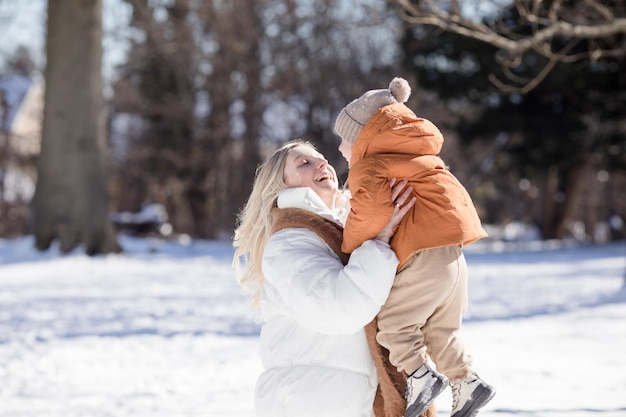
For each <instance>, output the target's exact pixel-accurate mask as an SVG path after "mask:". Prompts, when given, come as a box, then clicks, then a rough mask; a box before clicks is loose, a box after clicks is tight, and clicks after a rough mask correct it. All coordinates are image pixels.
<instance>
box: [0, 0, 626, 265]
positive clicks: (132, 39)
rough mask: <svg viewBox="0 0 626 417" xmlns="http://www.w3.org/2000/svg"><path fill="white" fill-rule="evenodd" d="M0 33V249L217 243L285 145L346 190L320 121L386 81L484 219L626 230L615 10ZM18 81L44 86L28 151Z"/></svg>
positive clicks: (123, 11) (254, 14) (589, 1)
mask: <svg viewBox="0 0 626 417" xmlns="http://www.w3.org/2000/svg"><path fill="white" fill-rule="evenodd" d="M38 6H41V10H42V13H41V15H40V17H37V16H36V15H35V14H33V19H32V20H31V23H32V26H28V25H26V26H24V27H22V26H20V27H18V28H17V30H16V28H15V24H14V22H15V17H16V16H20V14H21V13H23V12H24V8H26V9H28V8H29V7H38ZM103 17H104V25H103ZM3 28H4V29H3ZM30 31H32V32H30ZM18 32H19V33H20V35H21V36H19V37H18V36H16V37H15V38H12V37H11V36H9V35H7V34H11V33H18ZM24 32H26V33H27V36H23V35H24ZM0 33H3V34H4V35H2V36H3V38H2V39H0V98H1V99H2V100H0V237H15V236H20V235H24V234H33V235H34V236H35V240H34V241H35V245H36V246H37V247H38V248H39V249H47V248H48V247H49V246H50V245H51V243H52V242H54V241H55V240H58V241H59V242H60V247H61V250H62V251H64V252H68V251H70V250H72V249H74V248H76V247H77V246H81V245H83V246H84V247H85V250H86V252H87V253H90V254H95V253H106V252H112V251H117V250H119V245H118V244H117V237H116V235H117V233H118V232H119V231H120V230H125V231H127V232H131V233H135V234H146V233H152V234H158V235H161V236H171V237H173V236H178V237H180V236H188V237H191V238H203V239H216V238H229V237H230V236H231V234H232V230H233V228H234V227H235V222H236V214H237V213H238V211H239V210H240V209H241V207H242V206H243V204H244V203H245V200H246V198H247V196H248V195H249V192H250V189H251V186H252V179H253V177H254V172H255V170H256V167H257V166H258V164H259V163H260V162H261V161H262V160H263V158H264V157H265V156H266V155H267V154H268V153H269V152H271V151H272V150H273V149H275V148H276V147H277V146H279V145H280V144H281V143H283V142H284V141H287V140H290V139H293V138H305V139H307V140H309V141H311V142H312V143H314V144H315V145H316V146H317V147H318V149H319V150H320V151H321V152H322V153H323V154H324V155H325V156H326V157H327V158H328V159H329V161H330V163H331V164H332V165H333V166H335V167H336V168H337V171H338V173H339V174H340V176H341V178H342V179H345V177H346V175H347V166H346V164H345V162H344V161H343V160H342V158H341V156H340V154H339V152H338V151H337V149H336V148H337V145H338V143H339V140H338V137H337V136H336V135H335V134H334V132H333V125H334V119H335V116H336V115H337V114H338V112H339V110H340V109H341V108H342V107H344V106H345V105H346V104H347V103H348V102H350V101H351V100H353V99H354V98H357V97H358V96H360V95H361V94H363V92H365V91H367V90H369V89H375V88H385V87H386V86H387V85H388V84H389V81H390V80H391V79H392V78H393V77H395V76H402V77H404V78H406V79H408V80H409V82H410V84H411V85H412V87H413V94H412V95H411V98H410V99H409V102H408V103H407V104H408V105H409V107H411V108H412V109H413V110H414V111H415V112H416V113H417V115H418V116H421V117H425V118H427V119H430V120H431V121H433V122H434V123H435V124H436V125H437V126H438V127H439V128H440V129H441V130H442V132H443V133H444V136H445V139H446V141H445V144H444V147H443V151H442V154H441V156H442V158H443V159H444V160H445V161H446V163H447V164H448V165H449V167H450V169H451V170H452V172H453V173H454V174H455V175H456V176H457V177H458V178H459V179H460V180H461V182H462V183H463V184H464V185H466V187H467V188H468V190H469V192H470V194H471V195H472V197H473V199H474V201H475V203H476V205H477V207H478V209H479V213H480V215H481V218H482V219H483V222H484V223H486V224H494V225H496V224H498V225H521V227H516V228H515V230H517V231H519V230H520V229H522V230H525V231H527V232H534V233H536V234H537V235H539V236H540V237H541V238H543V239H553V238H554V239H564V238H572V239H576V240H578V241H583V242H598V243H604V242H607V241H611V240H619V239H623V238H624V237H625V234H626V229H625V226H624V219H626V198H625V192H624V190H626V118H625V117H624V116H625V114H626V109H625V106H626V88H625V87H626V68H625V66H626V65H625V64H626V40H625V36H624V34H625V33H626V8H625V5H624V2H623V1H621V0H615V1H595V0H580V1H567V2H563V1H549V2H545V1H529V0H515V1H487V0H486V1H471V2H462V3H461V2H456V1H445V2H444V1H430V0H428V1H423V0H414V1H408V0H398V1H382V0H363V1H354V2H353V1H344V0H320V1H315V2H310V1H305V0H258V1H247V0H232V1H218V0H212V1H194V0H92V1H72V0H55V1H50V2H49V3H48V4H47V3H46V2H45V1H43V0H31V1H20V2H9V1H6V0H0ZM29 33H30V34H29ZM33 45H35V46H33ZM36 45H42V46H43V45H45V50H44V51H41V50H38V49H37V46H36ZM111 50H115V53H116V54H117V58H116V60H115V63H114V65H110V61H109V62H107V61H104V64H105V65H103V56H105V57H106V56H107V53H109V54H110V53H111ZM15 77H17V78H15ZM20 77H22V78H20ZM15 79H18V80H19V79H22V80H23V79H27V80H29V85H32V86H35V85H37V83H38V82H40V83H41V84H43V85H45V89H44V91H45V92H44V93H42V98H41V101H42V105H41V106H40V107H39V110H38V111H39V113H38V115H36V117H35V120H38V121H39V123H40V124H41V127H40V129H34V130H33V131H30V130H29V132H31V133H29V134H28V135H26V134H22V133H19V132H15V131H14V129H12V128H13V126H12V124H11V123H10V122H11V120H12V119H11V117H12V115H13V114H14V112H15V111H17V110H18V109H15V108H12V107H11V106H13V105H14V102H12V101H11V100H10V99H9V97H10V93H11V90H10V88H11V87H10V86H11V85H14V84H11V82H9V81H7V80H15ZM3 80H4V83H3V82H2V81H3ZM3 86H4V87H3ZM7 86H8V87H7ZM3 88H4V89H3ZM33 132H34V133H33ZM25 143H34V144H35V146H30V147H29V146H23V145H24V144H25ZM33 149H34V150H33ZM155 207H158V208H162V210H161V211H158V212H157V215H156V216H151V217H149V218H141V217H137V216H135V217H133V216H126V217H125V216H123V214H129V213H146V208H155ZM142 210H143V211H142ZM504 230H506V229H504ZM505 237H506V236H505Z"/></svg>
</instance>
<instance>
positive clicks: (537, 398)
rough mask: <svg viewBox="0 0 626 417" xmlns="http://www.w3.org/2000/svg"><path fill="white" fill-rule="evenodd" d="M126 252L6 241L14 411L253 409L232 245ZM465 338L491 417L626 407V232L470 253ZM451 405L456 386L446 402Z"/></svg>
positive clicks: (244, 303)
mask: <svg viewBox="0 0 626 417" xmlns="http://www.w3.org/2000/svg"><path fill="white" fill-rule="evenodd" d="M120 243H121V244H122V246H123V247H124V249H125V254H118V255H108V256H97V257H87V256H85V255H83V254H82V253H81V252H80V250H77V251H75V252H73V253H71V254H68V255H61V254H59V251H58V248H57V247H56V246H53V248H52V249H50V250H48V251H47V252H43V253H40V252H36V251H35V250H34V249H33V240H32V237H30V236H25V237H22V238H19V239H15V240H2V239H0V417H78V416H85V417H131V416H132V417H148V416H149V417H178V416H181V417H182V416H189V417H191V416H193V417H209V416H210V417H253V416H254V385H255V383H256V379H257V378H258V376H259V374H260V373H261V372H262V365H261V363H260V358H259V352H258V349H259V341H258V334H259V325H258V323H256V322H255V320H254V314H253V311H252V309H251V307H250V304H249V300H248V298H247V295H246V294H244V293H243V291H242V289H241V288H240V287H239V285H238V284H237V282H236V279H235V275H234V271H233V269H232V267H231V258H232V255H233V248H232V246H231V243H230V242H229V241H181V242H177V241H175V240H171V241H163V240H156V239H138V238H130V237H124V236H122V237H121V238H120ZM466 257H467V261H468V265H469V273H470V288H469V296H470V308H469V311H468V315H467V317H466V319H465V323H464V325H463V329H462V332H461V337H462V338H463V340H464V342H465V345H466V347H467V349H468V351H469V352H470V353H471V354H472V356H473V357H474V365H475V369H476V371H477V372H478V373H479V375H480V376H481V377H482V378H483V379H484V380H486V381H488V382H489V383H490V384H492V385H494V386H495V387H496V389H497V394H496V396H495V398H494V399H493V401H492V402H491V403H489V404H488V405H487V406H486V407H485V409H484V410H483V411H482V412H481V413H480V414H479V415H480V416H491V417H520V416H521V417H583V416H584V417H624V416H626V376H625V373H624V370H625V369H626V355H624V349H625V348H626V289H624V287H623V282H624V278H625V274H626V242H618V243H614V244H607V245H599V246H584V245H574V244H570V243H568V242H558V241H556V242H555V241H550V242H542V241H528V242H504V241H494V240H485V241H481V242H478V243H476V244H474V245H471V246H469V247H467V248H466ZM436 405H437V407H438V410H439V415H440V416H446V415H449V411H450V408H451V395H450V391H449V389H447V390H446V391H444V393H443V394H441V396H440V397H439V398H438V399H437V400H436Z"/></svg>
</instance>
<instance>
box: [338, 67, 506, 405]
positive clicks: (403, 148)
mask: <svg viewBox="0 0 626 417" xmlns="http://www.w3.org/2000/svg"><path fill="white" fill-rule="evenodd" d="M410 94H411V89H410V87H409V83H408V82H407V81H406V80H404V79H402V78H394V79H393V80H392V81H391V83H390V84H389V89H382V90H371V91H368V92H366V93H365V94H363V95H362V96H361V97H359V98H358V99H356V100H354V101H352V102H351V103H350V104H348V105H347V106H346V107H345V108H344V109H342V110H341V112H340V113H339V115H338V116H337V120H336V123H335V130H336V132H337V134H338V135H339V136H341V139H342V141H341V145H339V151H340V152H341V153H342V155H343V156H344V158H346V160H347V161H348V164H349V166H350V171H349V173H348V186H349V188H350V191H351V193H352V199H351V200H350V204H351V210H350V214H349V216H348V219H347V222H346V225H345V230H344V235H343V244H342V250H343V251H344V252H346V253H351V252H352V251H354V250H355V249H356V248H358V247H359V246H360V245H361V244H362V243H363V242H364V241H366V240H368V239H371V238H372V237H374V236H375V235H376V234H377V233H378V232H379V231H380V230H381V229H382V228H383V227H384V225H385V223H386V221H387V219H388V218H389V215H390V214H391V213H392V212H393V211H394V206H393V205H392V204H391V203H389V202H390V201H391V200H390V197H389V186H388V185H387V184H388V181H389V179H390V178H394V177H395V178H397V179H398V180H400V179H407V180H408V181H409V185H411V186H413V190H414V191H413V193H414V195H415V196H416V197H417V201H416V203H415V205H414V206H413V208H412V209H411V210H410V211H409V212H408V213H407V215H406V216H405V217H404V218H403V220H402V222H401V223H400V225H399V226H398V230H397V232H396V233H395V234H394V236H393V238H392V240H391V242H390V244H391V247H392V249H393V250H394V251H395V252H396V254H397V256H398V258H399V260H400V264H399V266H398V271H397V274H396V278H395V281H394V285H393V287H392V289H391V293H390V295H389V298H388V299H387V301H386V303H385V305H384V306H383V308H382V310H381V311H380V313H379V314H378V329H379V332H378V336H377V340H378V342H379V343H380V344H381V345H382V346H384V347H385V348H387V349H388V350H389V352H390V356H389V359H390V361H391V363H392V364H393V365H394V366H396V367H397V368H398V371H400V372H406V373H407V374H408V375H409V377H408V379H407V384H406V393H405V397H406V400H407V408H406V412H405V416H406V417H414V416H418V415H420V414H421V413H422V412H423V411H424V410H426V409H427V408H428V407H429V406H430V404H431V402H432V401H433V400H434V399H435V397H436V396H437V395H439V394H440V393H441V392H442V391H443V390H444V389H445V387H446V386H447V385H448V384H450V385H451V387H452V394H453V405H452V414H451V416H452V417H469V416H473V415H475V414H476V413H477V411H478V410H479V409H480V408H482V407H483V406H484V405H485V404H486V403H487V402H488V401H490V400H491V398H493V395H494V394H495V389H494V388H493V387H492V386H490V385H488V384H486V383H485V382H484V381H482V380H481V379H480V378H478V376H477V375H476V373H474V371H473V370H472V361H471V357H470V356H469V355H467V354H466V353H465V350H464V347H463V344H462V342H461V340H459V338H458V336H457V331H458V330H459V328H460V326H461V321H462V316H463V313H464V311H465V309H466V307H467V265H466V262H465V258H464V256H463V252H462V247H463V245H468V244H470V243H472V242H475V241H476V240H478V239H481V238H483V237H486V236H487V233H486V232H485V230H484V229H483V228H482V226H481V223H480V219H479V217H478V214H477V213H476V209H475V208H474V205H473V203H472V200H471V198H470V196H469V194H468V193H467V191H466V190H465V188H464V187H463V186H462V185H461V183H460V182H459V181H458V180H457V179H456V177H454V175H452V173H451V172H450V171H449V170H448V169H447V168H446V166H445V164H444V162H443V161H442V160H441V159H440V158H439V157H438V156H437V154H439V152H440V150H441V147H442V145H443V136H442V135H441V132H439V129H437V127H436V126H435V125H434V124H433V123H431V122H430V121H428V120H426V119H422V118H419V117H417V116H416V115H415V113H413V112H412V111H411V110H410V109H409V108H408V107H407V106H405V105H404V104H403V103H405V102H406V101H407V100H408V98H409V96H410ZM428 356H430V358H432V360H433V362H434V363H435V365H436V368H437V371H435V370H434V369H432V368H431V367H430V366H429V364H428Z"/></svg>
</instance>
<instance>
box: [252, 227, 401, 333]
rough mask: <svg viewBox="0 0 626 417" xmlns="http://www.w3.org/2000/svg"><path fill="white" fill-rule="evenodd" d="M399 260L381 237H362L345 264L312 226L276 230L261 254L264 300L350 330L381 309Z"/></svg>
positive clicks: (305, 320)
mask: <svg viewBox="0 0 626 417" xmlns="http://www.w3.org/2000/svg"><path fill="white" fill-rule="evenodd" d="M397 266H398V259H397V257H396V256H395V254H394V253H393V251H392V250H391V249H390V247H389V245H388V244H386V243H384V242H382V241H378V240H369V241H366V242H364V243H363V245H361V247H359V248H358V249H357V250H355V251H354V253H353V254H352V256H351V257H350V260H349V262H348V264H347V265H346V266H345V267H344V265H343V264H342V262H341V261H340V260H339V258H338V257H337V256H336V255H335V254H334V253H333V252H331V250H330V249H329V248H328V246H327V245H326V244H325V243H324V242H323V240H322V239H321V238H320V237H319V236H317V235H316V234H315V233H314V232H312V231H310V230H307V229H285V230H282V231H280V232H277V233H275V234H274V235H272V237H271V238H270V240H269V242H268V244H267V246H266V249H265V253H264V256H263V274H264V275H265V277H266V278H265V280H266V282H265V284H264V286H266V288H265V289H264V292H265V293H266V294H265V295H266V300H265V301H269V302H271V303H272V304H273V305H272V307H271V308H272V309H273V310H278V311H280V312H281V313H283V314H286V315H289V316H291V317H293V318H294V320H296V321H298V322H299V323H300V324H301V325H302V326H305V327H307V328H310V329H311V330H314V331H317V332H321V333H328V334H342V333H343V334H352V333H355V332H357V331H358V330H360V329H361V328H363V326H364V325H365V324H367V323H369V322H370V321H371V320H372V319H373V318H374V316H376V314H377V313H378V311H379V309H380V306H381V305H382V304H383V303H384V302H385V300H386V299H387V296H388V294H389V290H390V288H391V285H392V284H393V279H394V276H395V273H396V268H397Z"/></svg>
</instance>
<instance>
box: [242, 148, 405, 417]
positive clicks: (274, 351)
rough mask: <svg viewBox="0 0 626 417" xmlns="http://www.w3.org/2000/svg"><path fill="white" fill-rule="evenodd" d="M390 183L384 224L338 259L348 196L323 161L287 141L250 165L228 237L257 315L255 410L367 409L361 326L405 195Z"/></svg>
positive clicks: (382, 285) (363, 413) (384, 268)
mask: <svg viewBox="0 0 626 417" xmlns="http://www.w3.org/2000/svg"><path fill="white" fill-rule="evenodd" d="M394 183H395V180H393V181H392V182H391V186H392V188H391V192H390V196H391V199H392V201H393V203H394V204H395V205H396V208H395V210H394V213H393V214H392V216H391V218H390V219H389V222H388V224H387V225H386V226H385V227H384V228H383V230H381V232H380V233H379V234H378V235H377V236H376V237H375V239H372V240H368V241H366V242H364V243H363V245H361V247H359V248H357V249H356V250H355V251H354V252H353V253H352V255H351V256H350V259H349V260H348V259H347V257H345V256H344V254H342V253H341V252H340V251H339V249H337V244H336V243H337V242H336V241H337V240H339V246H340V245H341V242H340V240H341V233H340V230H341V225H342V224H343V219H344V218H345V216H346V214H347V211H348V210H349V205H348V199H347V196H346V195H345V194H344V193H343V192H342V191H340V190H339V188H338V181H337V174H336V172H335V170H334V169H333V167H332V166H330V165H329V164H328V161H326V159H325V158H324V157H323V156H322V155H321V154H320V153H319V152H317V151H316V150H315V148H314V147H313V146H312V145H311V144H309V143H307V142H303V141H292V142H289V143H287V144H285V145H284V146H282V147H281V148H280V149H278V150H277V151H276V152H275V153H274V154H273V155H271V156H270V157H269V158H268V159H267V160H266V161H265V162H264V163H263V164H262V165H261V166H260V167H259V168H258V170H257V174H256V179H255V182H254V186H253V190H252V193H251V194H250V197H249V199H248V202H247V203H246V206H245V207H244V209H243V211H242V212H241V214H240V216H239V227H238V228H237V229H236V231H235V239H234V246H235V248H236V251H235V262H234V264H235V266H236V267H237V270H238V276H239V279H240V282H241V283H242V284H243V285H246V286H247V285H253V286H256V292H255V295H254V297H253V300H254V302H255V304H257V305H258V306H259V313H260V316H261V319H262V328H261V337H260V344H261V359H262V361H263V365H264V367H265V372H264V373H263V374H262V375H261V376H260V378H259V380H258V382H257V387H256V410H257V415H258V416H261V417H263V416H271V417H281V416H285V417H286V416H289V417H305V416H307V417H308V416H311V417H320V416H325V417H371V416H372V415H373V411H372V410H373V403H374V397H375V394H376V388H377V384H378V380H377V374H376V369H375V366H374V361H373V359H372V354H371V353H370V350H369V348H368V343H367V340H366V335H365V331H364V326H365V325H366V324H367V323H369V322H370V321H371V320H372V319H373V318H374V317H375V316H376V314H377V313H378V311H379V309H380V307H381V305H382V304H383V303H384V302H385V299H386V298H387V295H388V293H389V290H390V288H391V285H392V284H393V279H394V275H395V271H396V268H397V266H398V259H397V257H396V256H395V254H394V253H393V251H392V250H391V249H390V247H389V240H390V239H391V236H392V234H393V229H394V228H395V227H396V226H397V225H398V224H399V222H400V220H401V219H402V217H403V216H404V215H405V214H406V212H407V211H408V210H409V209H410V208H411V207H412V205H413V204H414V202H415V200H414V199H409V196H410V193H411V191H412V189H411V188H410V187H409V188H407V189H406V190H404V188H405V186H406V182H405V181H402V182H400V183H398V184H395V186H394ZM337 225H338V226H337ZM337 231H339V234H337ZM242 264H243V265H242ZM344 264H345V265H344Z"/></svg>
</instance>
